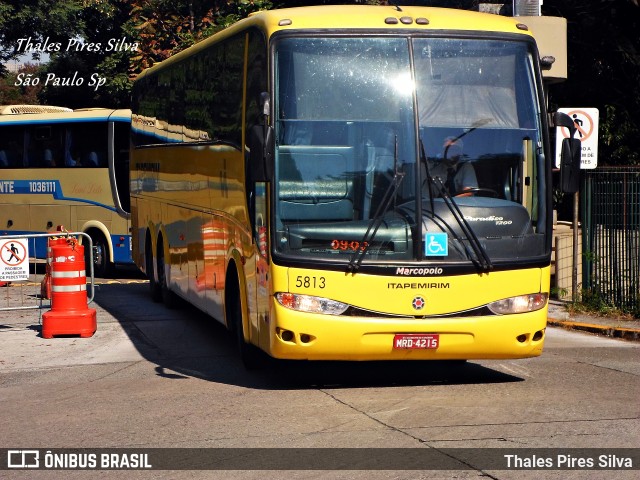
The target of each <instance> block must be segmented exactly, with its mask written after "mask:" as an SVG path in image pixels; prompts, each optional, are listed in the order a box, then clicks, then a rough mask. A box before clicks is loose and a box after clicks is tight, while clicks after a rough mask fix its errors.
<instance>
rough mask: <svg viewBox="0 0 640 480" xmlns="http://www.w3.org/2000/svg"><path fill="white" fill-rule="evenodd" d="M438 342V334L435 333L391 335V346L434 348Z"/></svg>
mask: <svg viewBox="0 0 640 480" xmlns="http://www.w3.org/2000/svg"><path fill="white" fill-rule="evenodd" d="M439 343H440V335H438V334H435V333H428V334H425V333H417V334H416V333H413V334H398V335H396V336H394V337H393V348H394V349H397V348H405V349H425V350H426V349H436V348H438V345H439Z"/></svg>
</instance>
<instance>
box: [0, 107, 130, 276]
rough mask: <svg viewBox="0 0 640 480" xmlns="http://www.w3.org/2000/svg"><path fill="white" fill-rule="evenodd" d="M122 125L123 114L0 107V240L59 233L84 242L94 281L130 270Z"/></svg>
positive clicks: (125, 130) (126, 124) (41, 253)
mask: <svg viewBox="0 0 640 480" xmlns="http://www.w3.org/2000/svg"><path fill="white" fill-rule="evenodd" d="M130 125H131V111H130V110H113V109H105V108H92V109H80V110H71V109H68V108H64V107H51V106H42V105H12V106H0V235H14V234H30V233H45V232H55V231H56V228H57V227H58V226H59V225H62V226H64V228H65V229H67V230H68V231H81V232H85V233H87V234H89V235H90V236H91V239H92V241H93V246H94V249H93V250H94V251H93V254H94V255H93V260H94V272H95V275H96V276H107V275H109V273H110V272H111V270H112V268H113V267H114V265H116V264H128V263H131V262H132V260H131V236H130V232H129V216H130V214H129V185H128V182H129V130H130ZM87 253H88V252H87ZM33 256H34V257H36V258H46V244H45V239H44V238H42V239H38V241H36V247H35V254H33Z"/></svg>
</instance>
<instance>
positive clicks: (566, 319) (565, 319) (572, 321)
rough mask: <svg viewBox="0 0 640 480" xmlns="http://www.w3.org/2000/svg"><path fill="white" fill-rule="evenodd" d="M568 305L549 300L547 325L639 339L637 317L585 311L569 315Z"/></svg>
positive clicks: (639, 323) (639, 329)
mask: <svg viewBox="0 0 640 480" xmlns="http://www.w3.org/2000/svg"><path fill="white" fill-rule="evenodd" d="M568 306H569V303H567V302H561V301H558V300H550V301H549V313H548V315H547V318H548V323H549V325H553V326H556V327H562V328H567V329H570V330H581V331H585V332H591V333H596V334H598V335H605V336H607V337H614V338H622V339H625V340H635V341H640V320H638V319H626V318H620V317H605V316H598V315H595V314H587V313H579V314H575V315H571V314H570V313H569V311H568V310H567V307H568Z"/></svg>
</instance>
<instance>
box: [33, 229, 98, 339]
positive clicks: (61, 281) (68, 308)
mask: <svg viewBox="0 0 640 480" xmlns="http://www.w3.org/2000/svg"><path fill="white" fill-rule="evenodd" d="M59 240H62V241H58V242H55V243H54V244H53V245H52V246H51V251H52V255H51V257H52V258H51V275H50V281H51V310H50V311H48V312H46V313H45V314H43V315H42V336H43V337H44V338H53V337H54V336H57V335H80V336H81V337H83V338H86V337H91V336H92V335H93V334H94V333H95V331H96V329H97V322H96V311H95V310H94V309H92V308H89V307H87V276H86V271H85V263H84V247H83V246H82V245H80V244H79V243H78V241H77V239H76V238H74V237H67V238H62V239H59Z"/></svg>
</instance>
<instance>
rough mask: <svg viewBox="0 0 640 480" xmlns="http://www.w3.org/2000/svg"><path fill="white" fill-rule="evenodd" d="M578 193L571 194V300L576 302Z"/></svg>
mask: <svg viewBox="0 0 640 480" xmlns="http://www.w3.org/2000/svg"><path fill="white" fill-rule="evenodd" d="M579 196H580V193H579V192H576V193H574V194H573V271H572V272H571V299H572V301H573V303H576V302H577V301H578V205H579V203H580V201H579V200H580V198H579Z"/></svg>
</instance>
